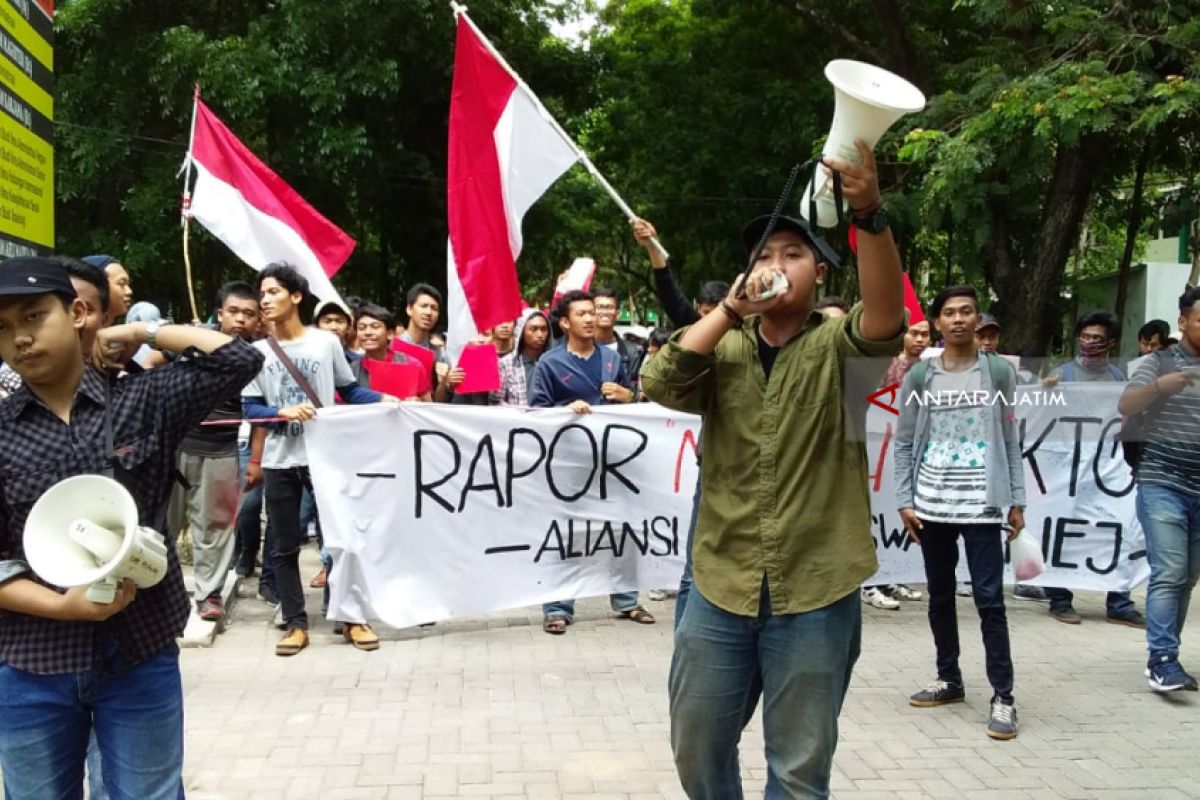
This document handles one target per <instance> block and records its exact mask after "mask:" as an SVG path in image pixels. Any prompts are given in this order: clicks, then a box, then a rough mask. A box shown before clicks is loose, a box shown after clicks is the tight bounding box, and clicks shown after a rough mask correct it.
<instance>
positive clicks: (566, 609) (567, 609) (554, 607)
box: [542, 592, 638, 622]
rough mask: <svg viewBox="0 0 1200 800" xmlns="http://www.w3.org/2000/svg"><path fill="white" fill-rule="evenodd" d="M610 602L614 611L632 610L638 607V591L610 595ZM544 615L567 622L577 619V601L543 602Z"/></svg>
mask: <svg viewBox="0 0 1200 800" xmlns="http://www.w3.org/2000/svg"><path fill="white" fill-rule="evenodd" d="M608 602H609V603H610V604H611V605H612V610H613V611H632V610H633V609H635V608H637V604H638V593H637V592H618V593H616V594H610V595H609V596H608ZM542 616H543V617H562V618H563V619H565V620H566V621H567V622H574V621H575V601H574V600H555V601H554V602H553V603H543V604H542Z"/></svg>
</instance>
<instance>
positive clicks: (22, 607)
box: [0, 258, 262, 800]
mask: <svg viewBox="0 0 1200 800" xmlns="http://www.w3.org/2000/svg"><path fill="white" fill-rule="evenodd" d="M87 314H88V309H87V306H86V304H85V303H84V302H83V301H82V300H80V299H79V298H78V297H77V296H76V293H75V289H74V287H73V286H72V284H71V280H70V276H69V274H68V272H67V269H66V266H65V261H64V259H57V258H11V259H8V260H7V261H5V262H3V263H0V357H2V358H3V359H4V362H5V363H6V364H9V365H11V366H12V368H13V369H14V370H15V371H16V372H17V374H19V375H20V376H21V378H22V380H23V386H22V387H21V388H20V389H18V390H17V391H16V392H14V393H13V394H12V395H11V396H10V397H8V398H6V399H5V400H4V401H2V402H0V770H2V771H3V773H4V790H5V795H6V797H9V798H13V800H38V799H39V798H44V797H81V796H82V791H83V788H82V784H83V771H84V756H85V753H86V751H87V746H88V738H89V735H90V734H91V732H92V731H93V730H94V731H95V733H96V739H97V742H98V744H99V748H100V754H101V758H102V762H103V774H104V782H105V785H106V787H107V788H108V791H109V794H110V795H111V796H113V797H121V798H134V797H136V798H139V799H140V800H166V799H167V798H172V800H174V798H179V797H182V796H183V780H182V770H183V692H182V688H181V684H180V676H179V650H178V648H177V647H176V645H175V638H176V637H177V636H178V635H179V634H180V633H181V632H182V631H183V627H184V624H185V623H186V621H187V617H188V612H189V608H190V601H189V599H188V596H187V593H186V592H185V590H184V587H183V577H182V574H181V573H180V570H179V560H178V559H177V558H176V556H175V551H174V548H173V547H171V548H168V568H167V573H166V577H165V578H164V579H163V580H162V581H161V582H159V583H158V584H157V585H155V586H153V587H151V588H149V589H142V590H138V591H137V592H136V596H135V591H134V587H133V585H132V582H130V581H125V583H124V585H122V586H121V588H120V589H119V590H118V591H117V593H116V597H115V598H114V599H113V601H112V602H110V603H96V602H92V601H91V600H89V599H88V597H87V592H88V587H87V586H79V587H76V588H73V589H70V590H68V591H66V592H62V591H60V590H58V589H55V588H53V587H51V586H50V585H49V584H47V583H46V582H45V581H44V580H42V579H41V578H40V577H39V576H38V575H37V574H36V573H34V571H33V570H32V569H31V568H30V566H29V564H28V563H27V561H26V560H25V552H24V547H23V544H22V542H23V534H24V533H25V531H24V529H25V522H26V518H27V517H28V516H29V512H30V509H31V508H32V507H33V505H34V503H35V502H36V501H37V500H38V498H39V497H40V496H41V495H42V494H43V493H44V492H45V491H46V490H47V489H49V488H50V487H51V486H53V485H55V484H56V483H58V482H59V481H62V480H64V479H66V478H70V477H72V476H75V475H81V474H88V473H100V472H106V471H108V470H110V469H111V471H112V473H113V475H114V477H115V478H116V479H117V480H119V481H120V482H121V483H122V484H123V485H124V486H125V488H126V489H128V490H129V493H130V494H131V495H132V497H133V498H134V501H135V502H136V504H137V510H138V517H139V522H140V524H142V525H145V526H147V527H153V525H154V523H155V520H157V519H159V518H160V517H161V512H162V510H163V508H164V506H165V504H166V502H167V498H168V495H169V493H170V488H171V480H172V477H171V476H172V475H173V474H174V459H175V451H176V450H177V449H178V446H179V443H180V440H181V439H182V438H183V436H184V434H185V433H187V432H188V430H189V429H191V428H192V427H193V426H195V425H196V424H197V423H198V422H199V421H200V420H202V419H203V418H204V417H205V416H207V414H208V413H209V412H210V411H211V410H212V408H213V406H215V405H216V404H217V403H218V402H219V401H220V400H221V399H222V398H224V397H226V396H228V395H229V394H231V393H237V392H239V391H240V390H241V388H242V386H244V385H245V384H246V383H248V382H249V381H250V379H251V378H253V377H254V376H255V374H257V373H258V371H259V369H260V368H261V366H262V356H261V355H259V354H258V352H257V351H256V350H255V349H254V348H253V347H251V346H250V345H248V344H246V343H245V342H242V341H241V340H240V339H234V338H230V337H229V336H226V335H225V334H222V333H218V332H216V331H212V330H207V329H204V328H198V327H196V328H193V327H188V326H182V325H162V326H161V327H160V326H159V325H158V324H157V323H149V324H147V323H132V324H128V325H118V326H116V327H112V328H105V329H103V330H100V331H99V332H98V333H97V334H96V341H95V349H94V351H93V352H92V353H90V354H85V353H84V352H83V349H82V345H81V342H80V332H81V331H83V330H84V328H85V325H86V322H87ZM142 344H146V345H149V346H150V347H151V348H162V349H164V350H170V351H173V352H177V353H184V354H185V356H186V357H185V358H181V359H179V360H178V361H176V362H174V363H173V364H171V365H170V366H166V367H162V368H159V369H154V370H151V371H149V372H142V373H139V374H135V375H131V376H128V377H126V378H124V379H122V380H120V381H117V382H116V383H111V382H110V381H109V378H108V376H107V375H106V374H105V372H104V371H102V370H101V369H100V368H98V367H110V366H114V358H117V357H118V354H120V353H123V352H127V351H130V352H131V351H132V350H133V349H136V347H137V346H140V345H142ZM85 356H90V357H91V360H92V362H93V364H90V365H89V364H87V363H85V360H84V358H85ZM109 432H111V433H109ZM37 533H38V532H37V531H33V532H31V534H32V535H35V536H36V535H37Z"/></svg>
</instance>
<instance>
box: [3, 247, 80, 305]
mask: <svg viewBox="0 0 1200 800" xmlns="http://www.w3.org/2000/svg"><path fill="white" fill-rule="evenodd" d="M50 292H53V293H55V294H61V295H66V296H67V297H75V296H76V294H75V287H74V285H72V283H71V275H70V273H68V272H67V268H66V267H65V266H63V264H62V262H61V261H60V260H59V259H57V258H43V257H39V256H18V257H17V258H9V259H5V260H4V261H3V262H0V297H13V296H16V295H28V294H48V293H50Z"/></svg>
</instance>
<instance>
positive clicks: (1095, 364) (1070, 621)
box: [1042, 311, 1146, 628]
mask: <svg viewBox="0 0 1200 800" xmlns="http://www.w3.org/2000/svg"><path fill="white" fill-rule="evenodd" d="M1075 339H1076V343H1077V345H1078V347H1079V355H1077V356H1075V358H1074V359H1073V360H1071V361H1068V362H1067V363H1065V364H1063V365H1062V366H1061V367H1059V368H1058V369H1056V370H1055V371H1054V372H1052V373H1050V375H1048V376H1047V377H1046V379H1045V380H1044V381H1042V383H1043V384H1045V385H1046V386H1056V385H1057V384H1058V382H1059V381H1067V382H1071V381H1119V382H1122V383H1123V382H1124V381H1125V373H1123V372H1122V371H1121V368H1120V367H1118V366H1117V365H1116V364H1113V363H1112V362H1111V361H1109V360H1108V354H1109V352H1110V351H1111V350H1112V349H1113V348H1114V347H1116V345H1117V342H1118V341H1120V339H1121V323H1120V322H1119V321H1118V320H1117V318H1116V316H1115V315H1113V314H1111V313H1109V312H1108V311H1092V312H1090V313H1088V314H1085V315H1083V316H1082V317H1080V318H1079V322H1077V323H1075ZM1046 597H1047V599H1049V600H1050V616H1052V617H1054V618H1055V619H1056V620H1058V621H1059V622H1062V623H1066V624H1067V625H1078V624H1080V623H1081V622H1083V617H1081V616H1079V613H1078V612H1077V611H1076V610H1075V607H1074V605H1073V600H1074V595H1073V594H1072V593H1071V590H1069V589H1063V588H1061V587H1047V588H1046ZM1105 606H1106V611H1107V616H1108V621H1109V622H1112V623H1114V624H1116V625H1128V626H1129V627H1131V628H1145V627H1146V618H1145V617H1143V616H1142V613H1141V612H1140V611H1138V610H1137V608H1136V607H1135V606H1134V605H1133V600H1132V599H1130V597H1129V592H1109V593H1108V597H1107V600H1106V603H1105Z"/></svg>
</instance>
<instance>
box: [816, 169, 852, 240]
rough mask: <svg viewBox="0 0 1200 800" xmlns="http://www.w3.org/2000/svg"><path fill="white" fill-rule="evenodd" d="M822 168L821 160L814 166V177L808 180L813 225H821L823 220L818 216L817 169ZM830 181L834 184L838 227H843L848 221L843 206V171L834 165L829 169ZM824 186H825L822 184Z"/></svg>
mask: <svg viewBox="0 0 1200 800" xmlns="http://www.w3.org/2000/svg"><path fill="white" fill-rule="evenodd" d="M820 168H821V162H819V161H818V162H817V164H816V165H815V166H814V167H813V174H812V177H811V178H809V180H808V221H809V222H811V223H812V224H813V225H820V224H821V220H820V219H819V217H818V216H817V192H816V182H817V170H818V169H820ZM829 182H830V183H831V184H832V192H833V207H834V211H835V213H836V214H837V227H841V225H842V223H843V222H845V221H846V211H845V208H844V207H843V205H844V201H843V198H842V173H840V172H838V171H837V170H836V169H833V168H832V167H831V168H830V170H829ZM822 188H824V186H822Z"/></svg>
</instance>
